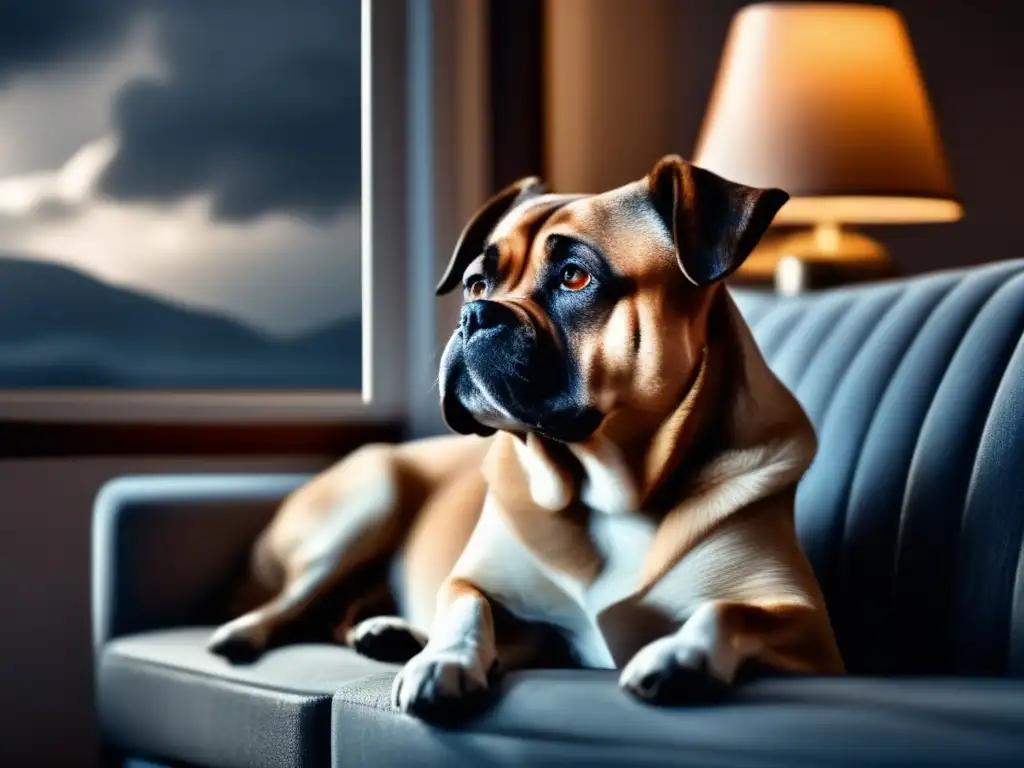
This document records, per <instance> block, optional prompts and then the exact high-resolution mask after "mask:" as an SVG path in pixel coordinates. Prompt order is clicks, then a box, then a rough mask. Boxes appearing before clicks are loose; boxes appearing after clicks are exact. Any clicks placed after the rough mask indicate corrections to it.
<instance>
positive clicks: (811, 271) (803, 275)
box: [774, 224, 892, 295]
mask: <svg viewBox="0 0 1024 768" xmlns="http://www.w3.org/2000/svg"><path fill="white" fill-rule="evenodd" d="M776 248H777V250H776V253H777V254H778V261H777V262H776V264H775V270H774V283H775V290H776V292H778V293H782V294H787V295H792V294H796V293H802V292H804V291H808V290H813V289H815V288H826V287H832V286H836V285H842V284H844V283H851V282H861V281H863V280H875V279H880V278H883V277H888V276H889V275H891V274H892V262H891V261H890V259H889V252H888V251H887V250H886V248H885V246H884V245H882V244H881V243H879V242H878V241H877V240H874V239H872V238H870V237H868V236H867V235H863V234H860V233H859V232H851V231H850V230H847V229H843V228H842V227H840V226H839V225H837V224H819V225H818V226H816V227H814V229H811V230H808V231H805V232H798V233H796V234H794V235H791V236H789V237H787V238H785V239H784V240H782V241H781V242H780V243H779V244H778V245H777V247H776Z"/></svg>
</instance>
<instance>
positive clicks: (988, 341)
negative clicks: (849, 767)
mask: <svg viewBox="0 0 1024 768" xmlns="http://www.w3.org/2000/svg"><path fill="white" fill-rule="evenodd" d="M732 292H733V296H734V297H735V300H736V303H737V304H738V306H739V307H740V310H741V311H742V312H743V314H744V316H745V317H746V318H747V321H748V323H749V324H750V326H751V328H752V329H753V333H754V337H755V338H756V339H757V341H758V343H759V344H760V346H761V349H762V350H763V352H764V354H765V357H766V359H767V360H768V362H769V364H770V365H771V367H772V368H773V369H774V370H775V372H776V374H777V375H778V376H779V377H780V378H781V379H782V380H783V381H784V382H785V383H786V384H787V385H788V386H789V387H790V388H791V389H792V390H793V391H794V393H795V394H796V396H797V397H798V399H799V400H800V402H801V403H802V404H803V406H804V408H805V410H806V411H807V414H808V415H809V416H810V418H811V420H812V421H813V422H814V424H815V427H816V429H817V432H818V440H819V450H818V456H817V458H816V459H815V462H814V464H813V465H812V466H811V468H810V470H809V471H808V473H807V475H806V476H805V477H804V479H803V481H802V483H801V485H800V488H799V491H798V494H797V527H798V530H799V533H800V537H801V540H802V541H803V544H804V547H805V549H806V550H807V553H808V556H809V557H810V559H811V562H812V563H813V565H814V568H815V570H816V572H817V574H818V577H819V579H820V581H821V585H822V588H823V590H824V592H825V596H826V598H827V600H828V604H829V608H830V611H831V614H832V621H833V624H834V626H835V630H836V634H837V636H838V639H839V644H840V647H841V649H842V652H843V656H844V658H845V659H846V663H847V666H848V667H849V669H850V671H851V672H860V673H888V674H902V673H933V674H941V673H957V674H973V675H1007V674H1009V675H1016V676H1022V675H1024V559H1022V534H1024V260H1016V261H1006V262H999V263H995V264H992V265H989V266H986V267H983V268H980V269H979V268H975V269H971V270H968V271H963V272H942V273H936V274H932V275H927V276H924V277H916V278H911V279H907V280H902V281H897V282H891V283H884V284H879V285H875V286H859V287H853V288H844V289H839V290H833V291H827V292H823V293H819V294H807V295H804V296H799V297H794V298H780V297H776V296H774V295H773V294H770V293H758V292H754V291H749V290H739V289H733V291H732Z"/></svg>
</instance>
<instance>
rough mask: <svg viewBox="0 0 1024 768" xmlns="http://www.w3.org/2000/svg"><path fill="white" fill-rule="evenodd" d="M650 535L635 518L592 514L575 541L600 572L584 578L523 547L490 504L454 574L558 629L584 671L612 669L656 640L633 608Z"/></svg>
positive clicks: (646, 524)
mask: <svg viewBox="0 0 1024 768" xmlns="http://www.w3.org/2000/svg"><path fill="white" fill-rule="evenodd" d="M654 530H655V526H654V524H653V523H652V522H651V521H650V520H649V519H648V518H646V517H644V516H642V515H639V514H629V513H616V514H606V513H601V512H595V513H593V514H592V515H591V517H590V520H589V523H588V525H587V530H586V531H580V535H585V536H588V537H589V538H590V541H591V543H592V545H593V548H594V550H595V551H596V553H597V554H599V555H600V558H601V561H602V567H601V568H600V570H599V572H598V573H597V575H596V577H595V578H585V577H582V576H581V575H580V574H574V573H571V572H569V571H566V570H564V569H562V568H559V567H557V563H556V562H555V561H552V560H550V559H548V558H545V557H544V556H543V555H542V554H541V553H540V552H538V551H537V550H536V549H535V548H533V547H530V546H528V545H526V544H525V543H524V542H523V538H522V537H521V536H520V535H517V534H516V533H515V532H514V531H513V529H512V528H511V527H510V526H509V523H508V519H507V517H506V516H505V514H504V513H503V512H502V511H501V510H500V509H498V508H496V506H495V505H494V504H493V503H489V504H485V507H484V510H483V513H482V516H481V519H480V522H479V525H478V526H477V529H476V531H475V532H474V535H473V538H474V539H475V541H474V540H471V542H470V544H469V546H468V547H467V548H466V550H465V552H464V554H463V558H462V559H461V560H460V563H459V564H458V566H457V567H456V571H457V572H458V574H459V575H463V576H466V577H468V578H470V579H471V580H472V581H473V582H474V583H476V584H477V585H479V586H480V587H481V588H482V589H483V590H484V591H485V592H486V593H487V594H489V595H490V596H491V597H492V599H495V600H497V601H498V602H500V603H501V604H502V605H503V606H504V607H505V608H506V609H508V610H509V611H511V612H512V613H513V614H515V615H517V616H519V617H520V618H521V619H524V620H526V621H539V622H544V623H547V624H553V625H555V626H559V627H561V628H563V629H564V630H565V631H566V634H567V636H568V637H569V639H570V642H571V643H572V645H573V647H574V650H575V651H576V653H577V655H578V656H579V658H580V661H581V662H582V663H583V664H585V665H586V666H590V667H605V668H614V667H617V666H620V665H621V663H622V661H623V659H624V658H628V657H629V656H631V655H632V654H633V653H635V652H636V650H638V649H639V648H640V647H641V646H643V645H644V644H646V642H649V641H650V640H651V639H653V637H656V636H657V635H658V634H659V633H660V632H658V631H652V629H651V626H652V625H651V621H650V619H651V617H650V616H641V615H640V613H641V609H640V608H639V607H637V606H635V605H634V604H633V601H631V600H630V598H631V597H632V596H633V595H634V594H635V593H636V591H637V588H638V585H639V576H640V572H641V569H642V568H643V564H644V560H645V558H646V556H647V553H648V551H649V549H650V545H651V541H652V539H653V535H654ZM655 618H656V619H657V617H655ZM655 625H657V626H658V627H659V629H662V626H661V625H660V624H658V621H655Z"/></svg>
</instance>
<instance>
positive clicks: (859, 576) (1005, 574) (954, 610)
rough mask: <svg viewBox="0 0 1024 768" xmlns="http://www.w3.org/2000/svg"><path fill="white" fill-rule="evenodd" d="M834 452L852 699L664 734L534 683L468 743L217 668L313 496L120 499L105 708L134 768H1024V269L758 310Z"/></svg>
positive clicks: (263, 490)
mask: <svg viewBox="0 0 1024 768" xmlns="http://www.w3.org/2000/svg"><path fill="white" fill-rule="evenodd" d="M733 293H734V295H735V296H736V300H737V303H738V304H739V306H740V308H741V311H742V312H743V313H744V315H745V316H746V318H747V320H748V321H749V323H750V325H751V327H752V328H753V331H754V335H755V338H756V339H757V341H758V343H759V344H760V346H761V348H762V350H763V351H764V354H765V356H766V358H767V360H768V361H769V363H770V364H771V366H772V367H773V369H774V370H775V371H776V372H777V373H778V375H779V376H780V377H781V378H782V379H783V380H784V381H785V382H786V383H787V384H788V385H789V386H790V387H791V388H792V389H793V390H794V392H795V393H796V394H797V396H798V397H799V399H800V401H801V402H802V403H803V405H804V407H805V409H806V411H807V412H808V414H809V415H810V417H811V419H812V420H813V421H814V423H815V425H816V428H817V430H818V436H819V442H820V449H819V453H818V457H817V459H816V460H815V463H814V464H813V465H812V467H811V469H810V470H809V472H808V473H807V475H806V476H805V478H804V480H803V481H802V483H801V485H800V487H799V492H798V497H797V524H798V529H799V533H800V536H801V539H802V541H803V544H804V547H805V549H806V550H807V552H808V555H809V557H810V558H811V561H812V563H813V565H814V567H815V569H816V571H817V574H818V576H819V578H820V581H821V584H822V588H823V590H824V593H825V595H826V599H827V600H828V604H829V608H830V611H831V615H832V618H833V622H834V625H835V629H836V633H837V637H838V640H839V643H840V647H841V650H842V652H843V655H844V658H845V659H846V663H847V666H848V668H849V671H850V673H851V674H850V675H849V676H848V677H844V678H835V679H818V678H788V677H782V678H771V679H769V678H766V679H761V680H757V681H754V682H752V683H750V684H748V685H746V686H745V687H743V688H741V689H739V690H738V691H737V692H736V694H735V696H734V697H733V698H732V699H730V700H729V701H727V702H725V703H722V704H718V705H714V706H697V707H691V708H685V709H658V708H653V707H650V706H645V705H642V704H640V703H638V702H635V701H633V700H631V699H630V698H628V697H627V696H626V695H625V694H623V693H622V692H621V691H619V690H618V688H617V687H616V675H615V674H614V673H612V672H609V671H594V670H590V671H573V670H568V671H566V670H560V671H526V672H520V673H517V674H512V675H510V676H508V678H507V679H506V680H505V681H504V683H503V692H502V696H501V698H500V700H499V701H498V703H497V704H496V705H495V706H494V707H493V708H492V709H490V710H488V711H487V712H486V713H485V714H484V715H482V716H481V717H479V718H478V719H476V720H474V721H473V722H471V723H469V724H468V725H466V726H464V727H462V728H456V729H445V730H442V729H438V728H434V727H431V726H428V725H425V724H423V723H421V722H418V721H416V720H414V719H412V718H409V717H406V716H401V715H397V714H395V713H393V712H391V711H390V708H389V691H390V687H391V681H392V678H393V676H394V674H395V671H396V668H395V667H393V666H389V665H387V664H382V663H377V662H373V661H369V660H367V659H363V658H359V657H357V656H356V655H354V654H353V653H352V652H350V651H349V650H347V649H345V648H341V647H334V646H328V645H299V646H291V647H285V648H281V649H279V650H275V651H273V652H271V653H269V654H267V655H266V656H265V657H264V658H262V659H260V660H259V661H257V662H255V663H253V664H251V665H247V666H231V665H229V664H227V663H226V662H224V661H223V660H221V659H219V658H215V657H214V656H212V655H210V654H208V653H206V652H205V651H204V650H203V644H204V642H205V641H206V639H207V637H208V634H209V632H210V628H211V626H213V625H214V624H216V623H217V622H219V621H221V620H223V618H225V613H224V607H223V606H224V605H225V600H226V596H227V594H228V591H229V589H230V585H231V583H232V580H233V578H235V577H236V576H237V574H238V573H239V572H240V571H241V569H242V567H243V565H244V562H245V559H246V556H247V552H248V548H249V546H250V544H251V542H252V540H253V538H254V537H255V536H256V534H257V532H258V531H259V530H260V529H261V528H262V526H263V525H264V524H265V523H266V522H267V521H268V519H269V518H270V516H271V515H272V514H273V511H274V508H275V506H276V504H277V503H278V502H279V501H280V499H281V498H282V497H283V496H284V495H285V494H287V493H288V492H289V491H290V490H292V489H293V488H295V487H296V486H297V485H299V484H300V483H301V482H303V481H304V480H305V479H306V478H304V477H302V476H291V475H252V476H248V475H194V476H166V475H157V476H135V477H124V478H118V479H115V480H113V481H112V482H110V483H109V484H108V485H107V486H106V487H104V488H103V489H102V492H101V493H100V494H99V496H98V498H97V499H96V504H95V518H94V542H93V548H94V572H93V600H94V605H93V610H94V630H95V632H94V643H95V660H96V705H97V709H98V714H99V720H100V726H101V731H102V736H103V740H104V743H105V746H106V748H107V749H108V751H109V754H110V755H111V756H112V757H111V761H112V762H118V761H120V760H121V759H128V758H138V759H143V760H149V761H152V762H154V763H158V764H166V765H183V766H223V767H224V768H228V767H229V766H231V767H234V766H237V767H238V768H242V767H249V766H252V767H265V768H285V767H287V766H295V767H296V768H297V767H298V766H327V765H334V766H349V765H352V766H393V765H395V766H397V765H424V766H463V765H465V766H475V765H520V764H525V765H531V766H539V765H569V764H576V765H680V766H723V767H725V766H729V767H732V766H751V767H754V766H756V767H758V768H768V767H775V766H779V767H781V766H787V767H792V766H819V767H824V766H911V765H913V766H958V767H963V766H996V765H1005V766H1011V765H1016V766H1021V765H1024V680H1022V679H1021V678H1022V676H1024V560H1022V532H1024V260H1018V261H1005V262H999V263H994V264H991V265H986V266H982V267H977V268H971V269H966V270H959V271H948V272H941V273H935V274H930V275H927V276H922V277H915V278H911V279H903V280H894V281H889V282H883V283H877V284H873V285H863V286H856V287H846V288H840V289H835V290H830V291H825V292H822V293H816V294H805V295H801V296H797V297H790V298H781V297H777V296H775V295H773V294H768V293H758V292H755V291H749V290H741V289H734V291H733Z"/></svg>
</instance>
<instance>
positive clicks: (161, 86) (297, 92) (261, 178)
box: [101, 0, 360, 220]
mask: <svg viewBox="0 0 1024 768" xmlns="http://www.w3.org/2000/svg"><path fill="white" fill-rule="evenodd" d="M153 7H154V9H155V11H156V19H157V26H156V34H157V37H158V40H159V45H160V54H161V57H162V58H163V60H164V64H165V67H166V74H167V77H166V78H165V79H164V80H161V81H159V82H157V81H138V82H134V83H130V84H128V85H127V86H126V87H125V88H124V90H123V91H122V92H121V94H120V96H119V99H118V101H117V104H116V105H115V108H114V109H115V111H114V120H115V126H116V129H117V133H118V138H119V142H120V148H119V150H118V153H117V155H116V156H115V158H114V160H113V161H112V162H111V164H110V165H109V167H108V168H107V170H106V172H105V174H104V176H103V178H102V179H101V190H102V191H103V192H104V193H105V194H107V195H110V196H112V197H114V198H120V199H132V200H146V201H151V202H169V201H173V200H176V199H179V198H181V197H183V196H186V195H190V194H195V193H201V192H206V193H210V194H211V195H212V198H213V201H214V215H215V216H217V217H219V218H223V219H230V220H245V219H250V218H253V217H256V216H259V215H261V214H264V213H267V212H270V211H287V212H291V213H295V214H297V215H302V216H305V217H309V218H314V219H325V218H327V217H329V216H330V215H331V214H332V213H334V212H335V211H336V210H337V209H338V208H339V206H341V205H342V204H343V203H345V202H348V201H351V200H354V199H355V197H356V195H357V194H358V191H359V177H360V174H359V131H360V120H359V112H360V102H359V85H360V72H359V42H360V41H359V37H360V34H359V32H360V29H359V27H360V23H359V9H360V3H359V0H291V2H287V3H286V2H282V0H163V1H162V2H155V3H154V6H153Z"/></svg>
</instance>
